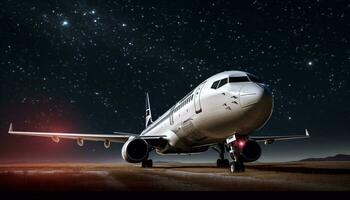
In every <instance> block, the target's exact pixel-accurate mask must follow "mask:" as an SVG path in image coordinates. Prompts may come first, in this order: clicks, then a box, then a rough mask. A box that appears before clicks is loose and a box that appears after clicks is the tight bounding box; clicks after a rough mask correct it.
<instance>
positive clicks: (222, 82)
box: [218, 78, 227, 88]
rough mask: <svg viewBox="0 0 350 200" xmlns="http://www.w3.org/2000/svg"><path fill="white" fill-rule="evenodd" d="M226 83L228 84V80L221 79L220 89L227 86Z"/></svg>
mask: <svg viewBox="0 0 350 200" xmlns="http://www.w3.org/2000/svg"><path fill="white" fill-rule="evenodd" d="M226 83H227V78H224V79H221V80H220V84H219V86H218V88H219V87H221V86H223V85H225V84H226Z"/></svg>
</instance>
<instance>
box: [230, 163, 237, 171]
mask: <svg viewBox="0 0 350 200" xmlns="http://www.w3.org/2000/svg"><path fill="white" fill-rule="evenodd" d="M230 171H231V173H236V172H237V165H236V162H235V161H233V162H231V163H230Z"/></svg>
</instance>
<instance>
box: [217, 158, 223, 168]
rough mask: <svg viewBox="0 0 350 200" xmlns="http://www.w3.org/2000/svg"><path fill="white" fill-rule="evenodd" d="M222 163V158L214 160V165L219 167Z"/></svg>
mask: <svg viewBox="0 0 350 200" xmlns="http://www.w3.org/2000/svg"><path fill="white" fill-rule="evenodd" d="M222 164H223V162H222V159H217V160H216V167H219V168H221V167H222Z"/></svg>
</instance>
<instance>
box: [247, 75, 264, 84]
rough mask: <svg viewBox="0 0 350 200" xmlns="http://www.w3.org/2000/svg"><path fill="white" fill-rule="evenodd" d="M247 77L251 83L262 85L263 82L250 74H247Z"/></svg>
mask: <svg viewBox="0 0 350 200" xmlns="http://www.w3.org/2000/svg"><path fill="white" fill-rule="evenodd" d="M248 77H249V79H250V80H251V81H252V82H255V83H263V80H261V79H260V78H258V77H257V76H254V75H252V74H248Z"/></svg>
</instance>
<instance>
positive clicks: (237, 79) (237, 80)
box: [229, 76, 249, 83]
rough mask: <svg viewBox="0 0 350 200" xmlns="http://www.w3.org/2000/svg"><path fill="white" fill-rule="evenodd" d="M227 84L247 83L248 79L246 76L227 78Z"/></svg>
mask: <svg viewBox="0 0 350 200" xmlns="http://www.w3.org/2000/svg"><path fill="white" fill-rule="evenodd" d="M229 82H230V83H237V82H249V79H248V77H246V76H236V77H229Z"/></svg>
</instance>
